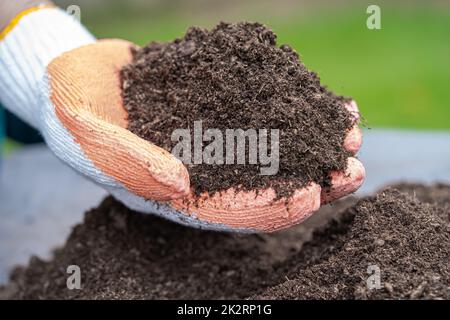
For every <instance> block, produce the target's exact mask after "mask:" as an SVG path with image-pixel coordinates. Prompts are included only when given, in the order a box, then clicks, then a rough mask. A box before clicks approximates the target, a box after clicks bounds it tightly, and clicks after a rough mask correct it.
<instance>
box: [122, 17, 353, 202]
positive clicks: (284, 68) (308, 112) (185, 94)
mask: <svg viewBox="0 0 450 320" xmlns="http://www.w3.org/2000/svg"><path fill="white" fill-rule="evenodd" d="M121 75H122V81H123V99H124V104H125V108H126V109H127V110H128V115H129V128H128V129H129V130H130V131H132V132H133V133H135V134H136V135H138V136H140V137H142V138H144V139H146V140H149V141H151V142H152V143H154V144H156V145H158V146H160V147H162V148H164V149H166V150H168V151H171V150H172V148H173V147H174V146H175V144H176V143H177V142H174V141H172V140H171V135H172V132H173V131H174V130H175V129H189V130H190V132H191V135H193V127H194V121H200V120H201V121H202V125H203V129H205V130H206V129H219V130H220V131H221V132H222V133H224V135H225V130H226V129H242V130H248V129H256V130H258V129H268V130H273V129H278V130H279V134H280V137H279V170H278V173H277V174H276V175H272V176H265V175H260V167H261V165H260V164H247V163H246V164H245V165H244V164H227V165H220V164H208V165H207V164H197V165H195V164H187V165H186V166H187V169H188V172H189V175H190V179H191V185H192V187H193V189H194V191H195V193H196V194H200V193H202V192H204V191H207V192H208V193H210V194H212V193H215V192H217V191H220V190H225V189H228V188H230V187H235V188H241V189H244V190H250V189H254V188H257V189H261V188H267V187H270V186H271V187H273V188H274V189H275V191H276V192H277V194H278V196H280V197H281V196H288V195H290V193H291V192H293V191H294V190H295V189H296V188H299V187H303V186H305V185H306V184H308V183H309V182H311V181H314V182H316V183H318V184H320V185H321V186H329V184H330V173H331V171H335V170H344V169H345V168H346V159H347V157H348V156H349V153H348V152H347V151H346V150H345V149H344V148H343V141H344V139H345V136H346V133H347V132H348V130H349V129H350V128H351V127H352V125H353V123H352V120H351V114H350V113H349V112H348V111H347V110H346V108H345V107H344V103H345V102H346V101H348V99H345V98H343V97H340V96H336V95H334V94H333V93H331V92H330V91H328V90H327V89H326V88H324V87H323V86H322V85H321V84H320V79H319V77H318V76H317V74H315V73H314V72H311V71H309V70H308V69H307V68H306V67H305V66H304V65H303V64H302V62H301V61H300V60H299V56H298V54H297V53H296V52H295V51H294V50H293V49H292V48H290V47H289V46H288V45H282V46H281V47H278V46H277V45H276V35H275V34H274V33H273V32H272V31H271V30H270V29H268V28H266V27H265V26H263V25H261V24H259V23H238V24H228V23H220V24H219V25H218V26H216V27H215V28H213V29H212V30H210V31H208V30H204V29H200V28H196V27H192V28H190V29H189V30H188V31H187V32H186V34H185V36H184V37H183V38H181V39H176V40H174V41H173V42H169V43H155V42H152V43H150V44H148V45H147V46H146V47H144V48H141V49H137V50H134V51H133V61H132V63H131V64H130V65H128V66H126V67H124V68H123V69H122V72H121ZM203 146H204V145H203ZM246 153H247V156H248V150H246ZM235 158H236V157H235Z"/></svg>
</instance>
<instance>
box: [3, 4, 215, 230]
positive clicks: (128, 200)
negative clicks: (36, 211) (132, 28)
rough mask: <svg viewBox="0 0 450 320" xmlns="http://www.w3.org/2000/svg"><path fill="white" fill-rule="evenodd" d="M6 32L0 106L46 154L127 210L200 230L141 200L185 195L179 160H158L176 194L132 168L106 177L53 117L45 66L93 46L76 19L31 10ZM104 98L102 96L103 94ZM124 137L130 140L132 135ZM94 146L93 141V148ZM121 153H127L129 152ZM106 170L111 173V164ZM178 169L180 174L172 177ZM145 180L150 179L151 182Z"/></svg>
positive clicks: (131, 165) (53, 10) (59, 12)
mask: <svg viewBox="0 0 450 320" xmlns="http://www.w3.org/2000/svg"><path fill="white" fill-rule="evenodd" d="M8 29H9V30H8ZM6 30H7V31H8V32H7V33H6V34H5V33H3V34H2V38H1V39H0V101H1V103H2V105H4V106H5V107H6V108H7V109H8V110H10V111H11V112H13V113H14V114H16V115H17V116H18V117H20V118H21V119H22V120H24V121H25V122H27V123H28V124H30V125H31V126H33V127H35V128H36V129H38V130H39V131H40V132H41V134H42V135H43V137H44V139H45V141H46V143H47V144H48V146H49V147H50V149H51V150H52V151H53V152H54V153H55V154H56V156H58V157H59V158H60V159H61V160H62V161H64V162H65V163H67V164H69V165H70V166H71V167H72V168H74V169H75V170H76V171H78V172H80V173H82V174H83V175H85V176H86V177H88V178H90V179H91V180H92V181H94V182H95V183H97V184H99V185H101V186H102V187H104V188H106V189H107V190H108V191H110V192H111V193H112V194H113V195H114V196H115V197H116V198H118V199H119V200H121V201H122V202H124V203H125V204H126V205H127V206H128V207H130V208H132V209H135V210H139V211H143V212H152V213H157V214H160V215H163V216H164V217H166V218H169V219H172V220H175V221H179V220H180V219H181V220H182V221H181V222H184V223H186V224H190V225H191V224H194V225H195V224H199V222H198V221H197V219H195V218H190V217H187V216H186V215H185V214H182V213H179V212H176V211H175V210H173V209H171V208H168V207H167V206H166V205H164V204H161V203H156V202H153V201H149V200H146V198H148V199H154V200H169V199H171V198H176V197H180V196H182V195H185V194H186V193H187V191H188V189H189V178H188V175H187V171H186V169H185V168H184V166H183V165H182V164H181V162H180V161H179V160H177V159H175V158H174V157H172V155H170V154H169V153H167V154H163V155H162V157H163V158H164V157H165V158H164V159H163V160H164V162H167V163H169V164H170V162H172V164H173V162H175V165H174V166H175V169H174V170H168V171H174V172H167V173H165V172H162V173H161V175H164V174H166V177H163V178H165V180H166V181H168V184H170V183H171V179H172V180H174V182H173V185H174V188H175V189H176V191H177V190H178V193H177V192H171V193H170V194H169V193H167V192H165V193H164V191H165V189H164V187H165V186H164V185H158V184H157V183H154V181H151V182H149V181H146V180H145V178H146V176H145V175H138V174H137V172H138V171H139V170H141V171H142V168H136V166H137V165H136V164H135V163H129V164H128V166H127V167H117V168H115V170H116V171H115V172H109V174H107V173H105V172H104V171H103V170H101V169H100V168H99V167H98V166H97V165H95V164H94V162H93V160H92V159H90V158H89V156H88V155H87V154H86V150H83V149H82V148H81V147H80V144H79V142H78V141H77V138H76V137H74V136H73V133H72V132H70V130H68V129H67V128H66V127H65V125H63V124H62V123H61V121H60V119H59V118H58V116H57V115H56V110H55V106H54V104H53V103H52V101H51V100H50V96H51V94H52V93H51V92H50V87H49V80H50V79H49V77H48V74H47V66H48V65H49V63H50V62H51V61H52V60H54V59H55V58H56V57H60V56H61V55H62V54H63V53H65V52H68V51H71V50H73V49H75V48H78V47H81V46H85V45H88V44H93V43H96V39H95V38H94V37H93V36H92V35H91V34H90V33H89V32H88V31H87V30H86V29H85V28H84V27H83V26H82V25H81V24H80V23H79V22H78V21H77V20H76V19H75V18H73V17H72V16H70V15H68V14H67V13H66V12H65V11H63V10H61V9H59V8H55V7H45V8H44V7H43V8H33V9H31V10H28V12H23V13H21V14H20V15H19V16H18V17H16V18H15V21H13V25H10V26H8V28H7V29H6ZM67 85H69V86H70V83H67ZM65 89H66V90H65ZM65 89H64V90H60V91H62V94H63V95H66V94H67V95H69V94H70V91H71V90H72V88H65ZM105 95H107V94H106V93H105ZM82 116H83V115H82V114H79V115H76V116H75V117H76V118H78V117H82ZM120 129H122V128H113V129H112V130H114V132H112V133H111V135H113V134H114V133H115V132H116V131H117V130H120ZM123 130H124V131H126V130H125V129H123ZM125 134H128V135H132V134H131V132H126V133H125ZM132 136H133V137H132V139H138V138H137V137H136V136H134V135H132ZM113 138H114V137H113ZM113 138H112V139H113ZM132 139H130V140H132ZM95 142H97V141H93V142H92V143H95ZM115 142H116V141H115ZM116 143H117V142H116ZM141 143H143V144H145V145H143V146H140V147H141V149H142V153H143V156H145V155H146V151H147V150H146V149H148V147H149V146H150V148H152V145H151V144H149V143H147V142H143V141H141ZM100 147H101V145H100ZM117 148H118V149H120V146H119V145H117ZM100 149H101V148H100ZM153 149H154V148H153ZM117 151H118V152H119V151H121V150H117ZM125 151H126V152H129V153H130V152H132V151H133V150H131V151H130V150H125ZM98 153H99V154H101V153H102V150H99V151H98ZM107 155H108V154H106V155H104V157H103V158H101V159H97V161H98V162H102V161H103V163H104V162H106V161H108V160H109V159H105V158H106V157H107ZM150 158H151V155H150V156H149V159H150ZM124 161H126V159H125V160H124ZM149 162H151V161H149ZM107 165H109V166H110V167H112V168H114V166H113V165H111V164H107ZM145 165H148V166H149V167H150V168H145V169H146V171H148V172H146V174H151V173H153V172H152V170H153V171H157V170H158V168H152V167H151V166H152V165H155V164H154V163H146V164H145ZM117 166H118V164H117ZM161 166H162V167H163V169H164V166H165V167H167V168H169V169H170V166H169V165H166V164H165V163H164V164H162V165H161ZM180 168H181V170H184V171H183V172H181V173H180V172H176V170H177V169H180ZM127 170H128V171H127ZM162 171H164V170H162ZM124 176H125V177H126V179H127V182H128V185H127V186H124V184H123V183H122V182H121V181H120V179H121V178H123V177H124ZM167 176H168V177H167ZM179 176H181V177H183V176H184V179H180V178H179ZM149 179H152V177H150V178H149ZM177 180H178V181H177ZM130 190H132V191H130ZM161 190H162V191H161ZM68 192H70V190H68ZM166 207H167V208H168V209H167V210H166ZM190 220H192V221H190ZM204 224H205V223H203V222H201V223H200V225H204ZM219 228H220V227H219Z"/></svg>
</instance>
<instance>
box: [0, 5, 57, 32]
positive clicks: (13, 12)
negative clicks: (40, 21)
mask: <svg viewBox="0 0 450 320" xmlns="http://www.w3.org/2000/svg"><path fill="white" fill-rule="evenodd" d="M52 4H53V3H52V2H51V1H48V0H14V1H11V0H0V32H2V31H3V30H4V29H5V28H6V27H7V26H8V24H9V22H10V21H11V20H13V19H14V17H16V16H17V15H18V14H19V13H21V12H23V11H25V10H28V9H30V8H35V7H38V6H40V5H52Z"/></svg>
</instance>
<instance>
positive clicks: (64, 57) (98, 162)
mask: <svg viewBox="0 0 450 320" xmlns="http://www.w3.org/2000/svg"><path fill="white" fill-rule="evenodd" d="M132 47H135V45H134V44H132V43H130V42H127V41H124V40H101V41H96V39H95V38H94V37H93V36H92V35H91V34H90V33H89V32H88V31H87V30H86V29H85V28H84V27H83V26H82V25H81V24H80V23H79V22H78V21H77V20H76V19H74V18H73V17H72V16H70V15H68V14H67V13H66V12H64V11H63V10H61V9H58V8H56V7H51V6H41V7H35V8H30V9H28V10H26V11H24V12H22V13H20V14H19V15H18V16H17V17H16V18H15V19H13V20H12V21H11V22H10V24H9V26H8V27H7V28H6V29H5V30H4V31H3V32H2V36H1V38H0V99H1V103H2V104H4V105H5V107H6V108H8V109H9V110H10V111H11V112H13V113H15V114H16V115H17V116H19V117H20V118H22V119H23V120H24V121H26V122H28V123H29V124H30V125H32V126H33V127H35V128H36V129H38V130H39V131H40V132H41V134H42V135H43V137H44V139H45V141H46V143H47V145H48V146H49V147H50V149H51V150H52V151H53V152H54V153H55V155H56V156H57V157H58V158H60V159H61V160H62V161H63V162H65V163H67V164H68V165H70V166H71V167H72V168H73V169H75V170H76V171H78V172H80V173H81V174H83V175H84V176H86V177H87V178H89V179H91V180H92V181H94V182H95V183H97V184H98V185H100V186H102V187H103V188H105V189H106V190H107V191H109V192H110V193H111V194H112V195H113V196H114V197H115V198H116V199H118V200H119V201H121V202H123V203H124V204H125V205H126V206H128V207H129V208H131V209H133V210H137V211H141V212H146V213H154V214H157V215H160V216H162V217H164V218H167V219H170V220H173V221H176V222H178V223H182V224H185V225H188V226H193V227H198V228H205V229H213V230H226V231H235V232H269V231H274V230H278V229H282V228H285V227H288V226H290V225H293V224H296V223H299V222H301V221H303V220H304V219H306V218H307V217H309V216H310V215H311V214H312V213H313V212H314V211H316V210H318V209H319V207H320V205H321V204H323V203H327V202H329V201H332V200H335V199H337V198H340V197H342V196H344V195H346V194H348V193H351V192H353V191H355V190H356V189H357V188H358V187H359V186H360V185H361V183H362V181H363V180H364V176H365V172H364V167H363V166H362V164H361V163H360V162H359V161H358V160H357V159H356V158H353V157H350V158H348V166H347V170H346V171H345V172H333V173H332V175H331V178H332V187H330V188H327V189H326V190H325V189H324V190H322V188H321V187H320V186H319V185H318V184H316V183H313V182H311V183H310V184H309V185H308V186H306V187H304V188H302V189H299V190H296V191H295V192H294V193H293V195H292V196H290V197H289V198H288V199H284V198H283V199H276V194H275V191H274V190H273V189H272V188H268V189H265V190H262V191H259V192H257V191H256V190H252V191H236V190H234V189H228V190H225V191H223V192H217V193H215V194H214V195H212V196H210V195H208V194H206V193H205V194H202V195H200V196H196V195H195V194H194V193H193V191H192V190H191V189H190V186H189V175H188V172H187V169H186V167H185V166H184V165H183V164H182V162H181V161H180V160H179V159H177V158H176V157H175V156H173V155H172V154H171V153H169V152H168V151H166V150H164V149H162V148H160V147H158V146H156V145H153V144H152V143H150V142H148V141H145V140H143V139H141V138H139V137H138V136H136V135H135V134H133V133H131V132H130V131H128V130H127V126H128V120H127V111H126V110H125V108H124V106H123V102H122V96H121V80H120V69H121V68H122V67H123V66H125V65H126V64H128V63H130V62H131V60H132V56H131V50H130V49H131V48H132ZM347 108H348V109H349V110H350V111H351V113H352V114H353V121H354V127H353V129H351V130H350V131H349V132H348V135H347V138H346V139H345V142H344V146H345V147H346V148H347V150H349V151H351V152H352V153H356V152H357V151H358V150H359V148H360V146H361V132H360V130H359V127H358V119H359V112H358V109H357V106H356V103H354V102H352V103H349V104H348V105H347ZM67 192H70V190H67Z"/></svg>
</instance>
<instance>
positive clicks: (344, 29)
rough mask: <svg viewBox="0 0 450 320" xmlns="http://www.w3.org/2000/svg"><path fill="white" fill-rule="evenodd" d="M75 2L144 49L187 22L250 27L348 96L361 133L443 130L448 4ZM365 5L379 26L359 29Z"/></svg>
mask: <svg viewBox="0 0 450 320" xmlns="http://www.w3.org/2000/svg"><path fill="white" fill-rule="evenodd" d="M57 2H58V3H59V4H61V5H62V6H63V7H67V6H68V5H69V4H74V3H75V4H78V5H79V7H80V9H81V20H82V22H83V23H84V24H85V25H86V26H87V27H88V28H89V29H90V30H91V31H92V32H93V33H94V34H95V35H96V36H97V37H100V38H105V37H116V38H123V39H127V40H131V41H133V42H135V43H137V44H139V45H144V44H146V43H147V42H149V41H151V40H156V41H169V40H172V39H174V38H176V37H180V36H182V35H183V33H184V32H185V30H186V29H187V28H188V27H189V26H190V25H197V26H202V27H212V26H214V25H215V24H217V23H218V22H219V21H221V20H224V21H241V20H250V21H259V22H262V23H264V24H266V25H267V26H269V27H270V28H272V29H273V30H274V31H275V32H276V33H277V35H278V43H279V44H280V45H281V44H283V43H288V44H290V45H291V46H293V47H294V48H295V49H296V50H297V51H298V52H299V53H300V55H301V57H302V59H303V61H304V62H305V64H306V65H307V66H308V67H309V68H310V69H312V70H314V71H316V72H317V73H318V74H319V75H320V77H321V78H322V82H323V83H324V84H326V85H327V86H328V87H330V88H331V89H332V90H334V91H335V92H337V93H340V94H343V95H348V96H352V97H354V99H355V100H356V101H357V102H358V104H359V106H360V108H361V110H362V113H363V115H364V117H365V119H366V123H367V125H368V126H369V127H389V128H392V127H395V128H416V129H449V128H450V88H449V86H450V1H417V2H416V1H396V2H394V1H389V2H388V1H386V2H384V1H378V2H374V1H292V0H278V1H267V0H253V1H223V0H172V1H167V0H166V1H163V0H152V1H142V0H128V1H111V0H105V1H101V0H100V1H99V0H97V1H75V2H74V1H57ZM370 4H377V5H378V6H380V8H381V30H369V29H368V28H367V26H366V20H367V18H368V16H369V14H367V13H366V10H367V7H368V6H369V5H370Z"/></svg>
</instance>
